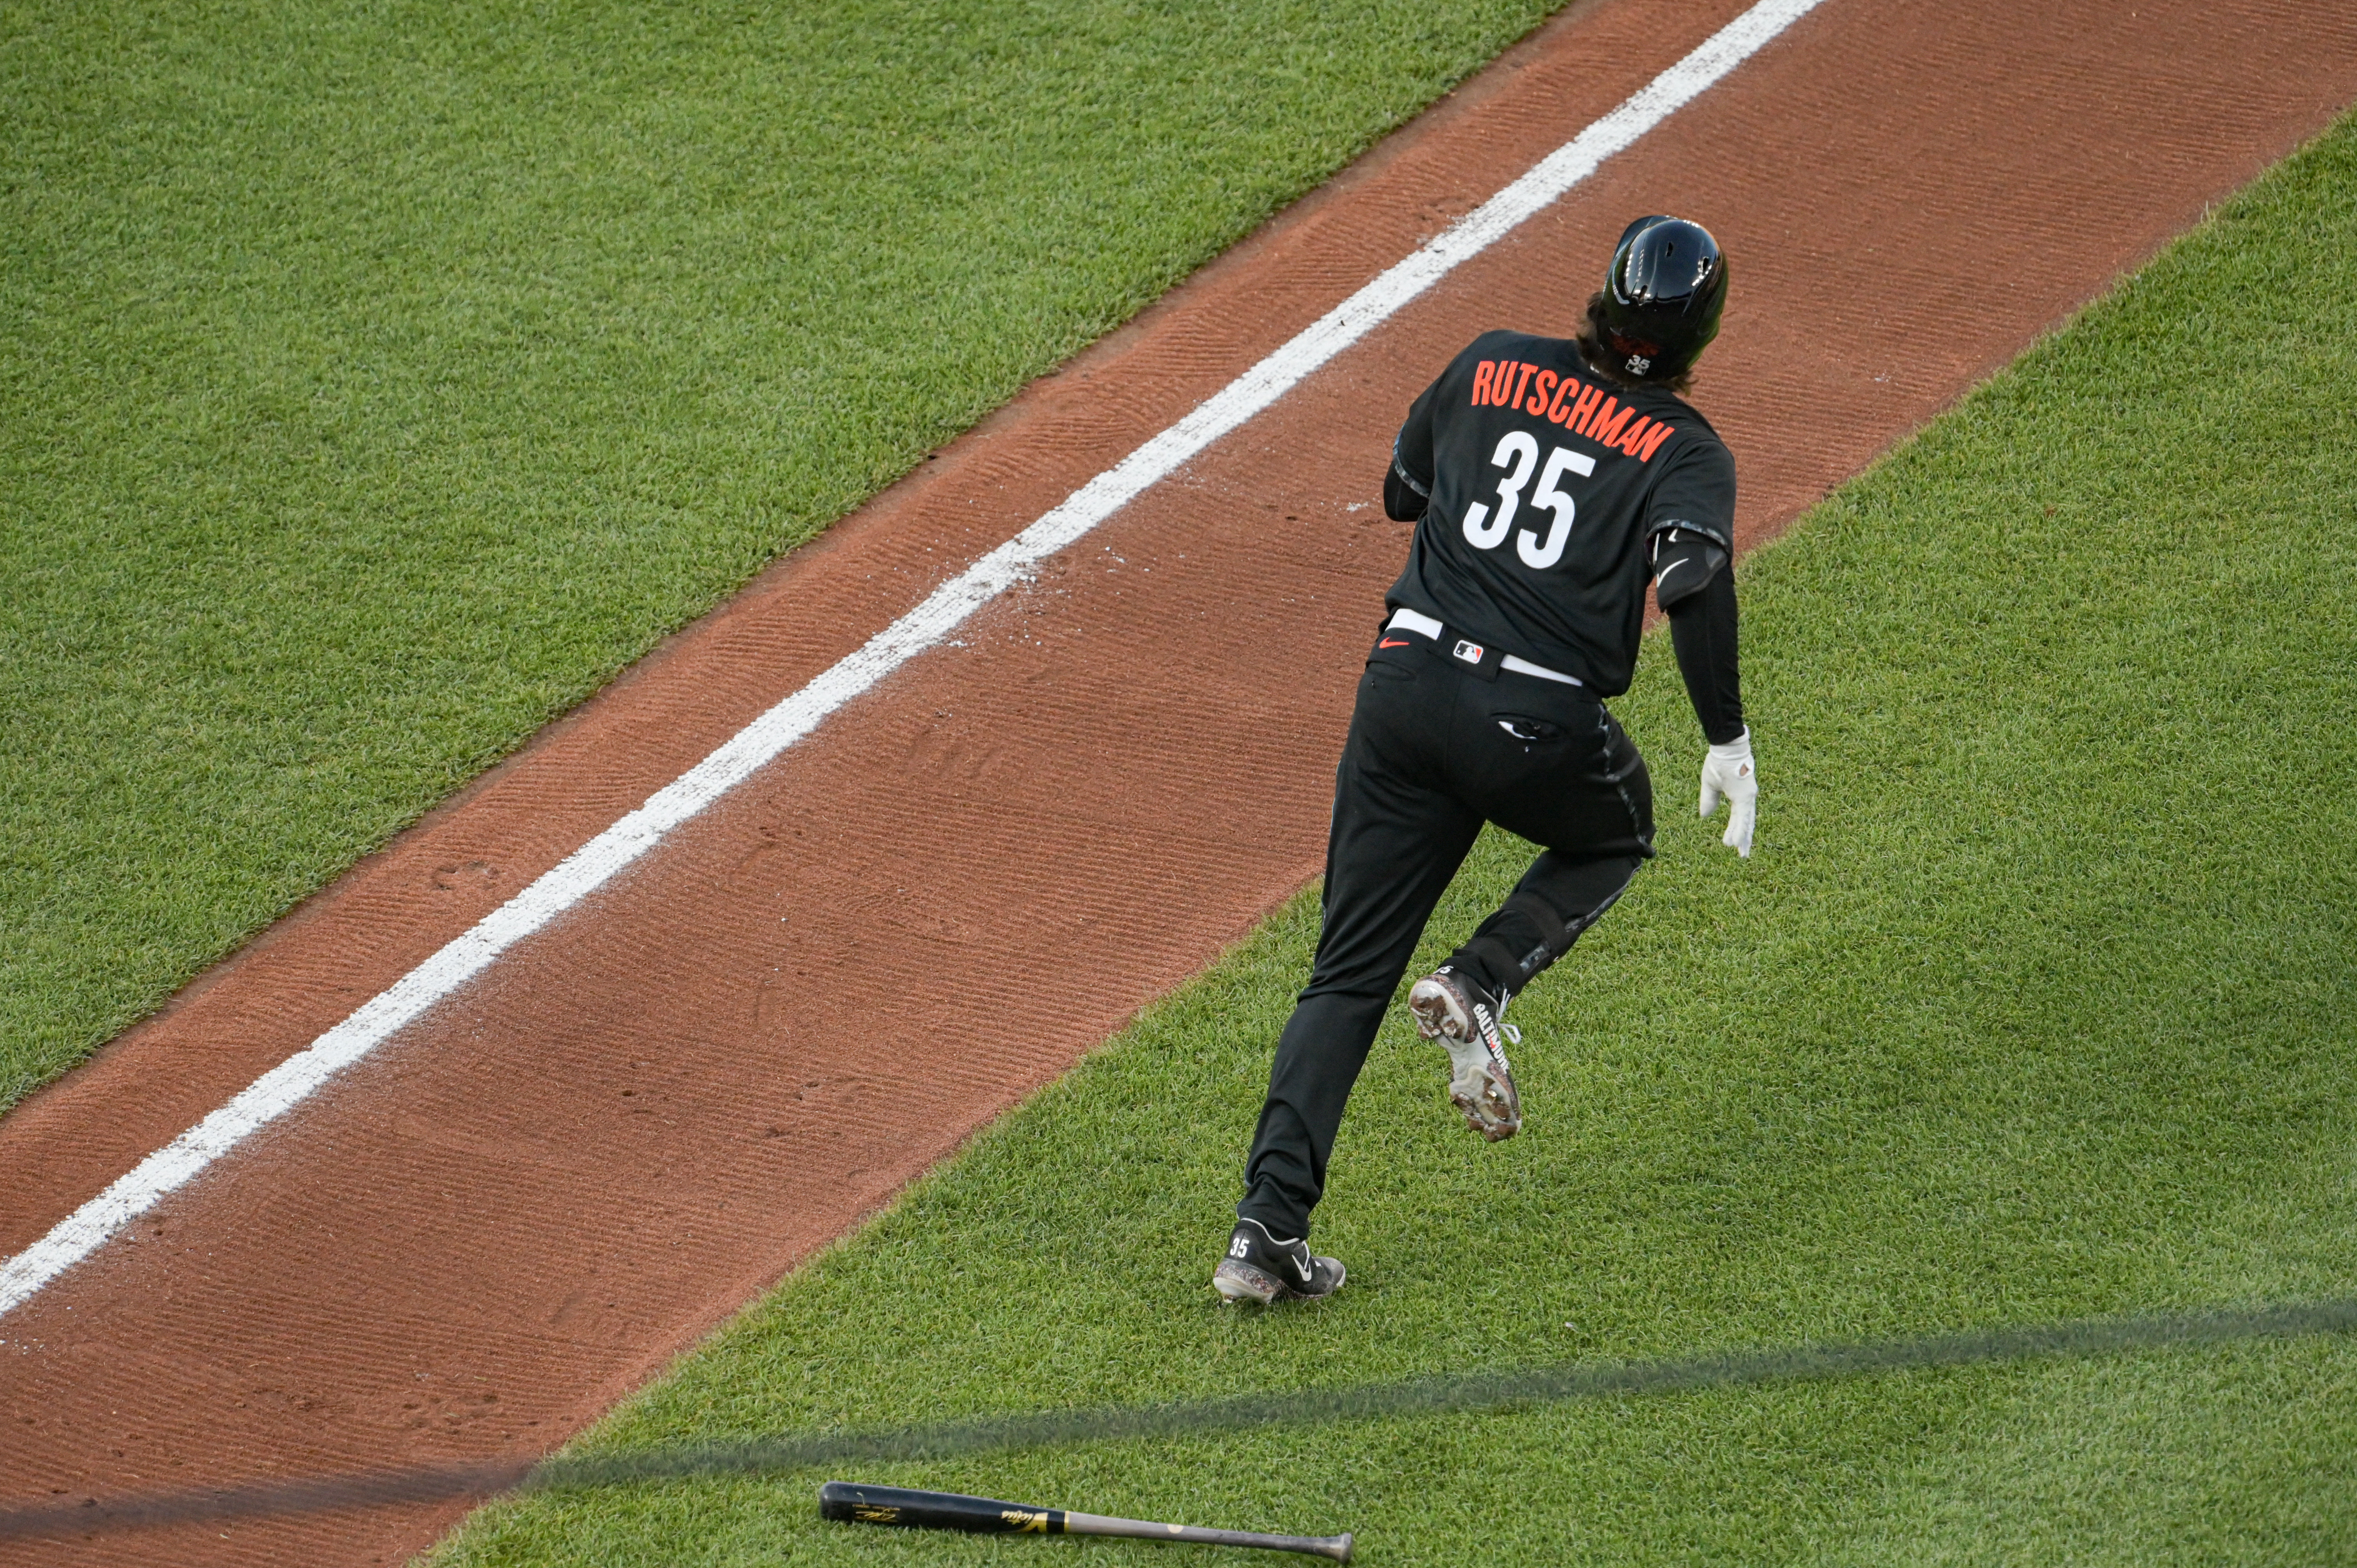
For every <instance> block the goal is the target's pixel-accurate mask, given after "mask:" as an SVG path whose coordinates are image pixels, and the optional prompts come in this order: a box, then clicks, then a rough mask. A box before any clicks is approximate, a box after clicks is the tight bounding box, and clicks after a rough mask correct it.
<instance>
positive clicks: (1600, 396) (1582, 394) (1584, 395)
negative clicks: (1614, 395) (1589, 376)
mask: <svg viewBox="0 0 2357 1568" xmlns="http://www.w3.org/2000/svg"><path fill="white" fill-rule="evenodd" d="M1603 401H1604V389H1603V388H1602V387H1582V388H1580V389H1579V400H1578V401H1577V403H1573V404H1572V405H1571V412H1570V413H1567V414H1566V415H1564V420H1563V422H1564V424H1567V425H1569V426H1570V427H1571V428H1572V429H1574V430H1577V429H1578V428H1579V427H1580V426H1581V425H1583V424H1587V416H1588V415H1589V414H1591V413H1595V412H1596V405H1597V404H1598V403H1602V402H1603Z"/></svg>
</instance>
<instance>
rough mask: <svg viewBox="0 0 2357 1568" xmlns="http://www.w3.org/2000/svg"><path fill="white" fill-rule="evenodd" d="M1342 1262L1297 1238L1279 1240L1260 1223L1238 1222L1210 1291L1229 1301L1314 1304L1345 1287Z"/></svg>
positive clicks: (1242, 1220)
mask: <svg viewBox="0 0 2357 1568" xmlns="http://www.w3.org/2000/svg"><path fill="white" fill-rule="evenodd" d="M1343 1277H1344V1271H1343V1268H1342V1261H1341V1260H1340V1258H1320V1257H1317V1256H1315V1255H1313V1254H1312V1253H1311V1252H1310V1251H1309V1243H1308V1242H1307V1241H1305V1240H1301V1239H1300V1238H1298V1237H1296V1238H1295V1239H1294V1240H1290V1241H1286V1240H1278V1239H1277V1238H1276V1237H1275V1236H1272V1235H1270V1234H1269V1233H1268V1227H1267V1226H1265V1225H1263V1224H1262V1223H1261V1222H1260V1221H1259V1220H1257V1219H1239V1220H1237V1221H1236V1229H1235V1233H1234V1234H1233V1235H1232V1236H1230V1237H1229V1238H1228V1255H1227V1256H1226V1257H1224V1258H1222V1259H1221V1260H1220V1266H1219V1267H1218V1268H1216V1269H1214V1270H1212V1271H1211V1288H1212V1289H1213V1290H1216V1291H1218V1292H1219V1293H1220V1294H1222V1296H1225V1297H1226V1298H1227V1299H1228V1300H1230V1301H1256V1302H1258V1303H1260V1304H1261V1305H1263V1306H1266V1305H1269V1304H1271V1303H1272V1302H1279V1301H1287V1300H1302V1301H1314V1300H1316V1299H1317V1298H1318V1297H1319V1296H1328V1295H1332V1294H1334V1293H1335V1292H1336V1291H1338V1290H1340V1289H1341V1288H1342V1280H1343Z"/></svg>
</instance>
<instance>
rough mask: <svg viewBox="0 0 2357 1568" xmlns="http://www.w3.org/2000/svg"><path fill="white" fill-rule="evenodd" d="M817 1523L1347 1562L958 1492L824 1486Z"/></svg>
mask: <svg viewBox="0 0 2357 1568" xmlns="http://www.w3.org/2000/svg"><path fill="white" fill-rule="evenodd" d="M818 1514H819V1518H821V1519H832V1520H844V1521H845V1522H847V1523H858V1524H902V1525H913V1526H915V1527H917V1528H918V1529H920V1530H974V1531H976V1532H979V1533H984V1534H992V1535H1025V1534H1029V1535H1125V1536H1128V1537H1130V1538H1131V1539H1133V1540H1136V1541H1194V1542H1195V1543H1197V1544H1198V1545H1201V1546H1257V1547H1261V1548H1264V1549H1265V1550H1266V1551H1270V1552H1308V1554H1309V1555H1311V1556H1313V1557H1330V1558H1332V1559H1333V1560H1334V1561H1335V1562H1337V1563H1348V1562H1349V1561H1350V1560H1351V1538H1350V1537H1349V1536H1348V1535H1265V1534H1263V1533H1262V1532H1261V1531H1259V1530H1205V1529H1203V1528H1201V1527H1200V1526H1199V1525H1191V1524H1149V1523H1147V1522H1146V1520H1142V1519H1107V1518H1105V1517H1104V1516H1103V1514H1093V1513H1075V1512H1073V1511H1071V1510H1070V1509H1035V1508H1027V1507H1025V1506H1024V1505H1023V1504H1021V1503H1000V1502H993V1501H992V1500H991V1499H990V1498H969V1497H962V1496H960V1495H959V1494H958V1493H956V1492H918V1491H910V1490H908V1489H907V1488H905V1487H866V1486H862V1485H860V1484H859V1483H858V1482H856V1481H829V1482H828V1483H827V1484H826V1485H825V1486H823V1487H820V1488H819V1489H818Z"/></svg>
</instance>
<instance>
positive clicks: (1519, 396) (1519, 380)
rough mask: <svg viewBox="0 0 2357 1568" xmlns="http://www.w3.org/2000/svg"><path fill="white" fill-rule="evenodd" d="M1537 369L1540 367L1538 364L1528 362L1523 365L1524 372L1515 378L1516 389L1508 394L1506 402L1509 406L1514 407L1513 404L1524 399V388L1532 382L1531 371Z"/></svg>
mask: <svg viewBox="0 0 2357 1568" xmlns="http://www.w3.org/2000/svg"><path fill="white" fill-rule="evenodd" d="M1537 369H1538V367H1537V366H1536V365H1530V364H1526V365H1523V367H1522V372H1523V373H1522V374H1521V375H1519V376H1516V377H1515V378H1514V390H1513V391H1512V392H1509V393H1507V394H1506V403H1507V406H1508V407H1512V405H1513V404H1515V403H1520V402H1522V401H1523V388H1524V387H1526V386H1528V385H1530V384H1531V372H1532V371H1535V370H1537Z"/></svg>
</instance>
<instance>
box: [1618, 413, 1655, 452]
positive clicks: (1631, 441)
mask: <svg viewBox="0 0 2357 1568" xmlns="http://www.w3.org/2000/svg"><path fill="white" fill-rule="evenodd" d="M1652 428H1653V422H1652V420H1650V419H1647V418H1645V417H1643V416H1642V415H1640V416H1639V418H1638V420H1637V423H1636V424H1632V425H1631V426H1630V427H1629V428H1628V429H1627V430H1625V431H1623V432H1621V435H1620V440H1618V441H1616V442H1614V443H1613V445H1614V446H1618V447H1620V450H1622V451H1623V452H1626V453H1628V454H1629V456H1631V457H1634V456H1636V455H1637V444H1638V443H1639V442H1641V441H1642V440H1644V439H1645V432H1647V431H1648V430H1651V429H1652Z"/></svg>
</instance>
